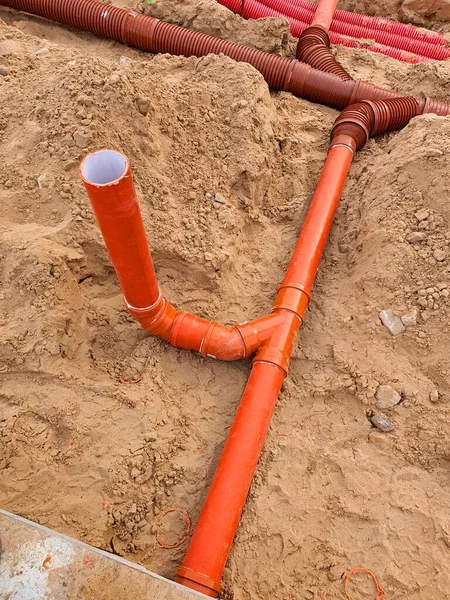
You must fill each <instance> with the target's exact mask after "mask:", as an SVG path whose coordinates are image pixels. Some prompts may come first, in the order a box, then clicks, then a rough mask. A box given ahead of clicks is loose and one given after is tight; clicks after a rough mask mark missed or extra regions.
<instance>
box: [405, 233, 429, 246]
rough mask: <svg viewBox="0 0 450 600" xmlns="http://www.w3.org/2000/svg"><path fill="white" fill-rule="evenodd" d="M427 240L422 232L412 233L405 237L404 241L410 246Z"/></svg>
mask: <svg viewBox="0 0 450 600" xmlns="http://www.w3.org/2000/svg"><path fill="white" fill-rule="evenodd" d="M426 239H427V236H426V234H425V233H423V231H413V232H412V233H409V234H408V235H407V236H406V241H408V242H409V243H410V244H417V243H418V242H423V241H425V240H426Z"/></svg>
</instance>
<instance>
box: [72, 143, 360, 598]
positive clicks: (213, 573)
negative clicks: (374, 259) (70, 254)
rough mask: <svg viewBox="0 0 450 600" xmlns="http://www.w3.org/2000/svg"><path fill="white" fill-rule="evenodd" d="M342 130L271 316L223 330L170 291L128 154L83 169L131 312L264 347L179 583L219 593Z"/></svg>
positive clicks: (166, 326) (96, 159)
mask: <svg viewBox="0 0 450 600" xmlns="http://www.w3.org/2000/svg"><path fill="white" fill-rule="evenodd" d="M347 142H348V136H346V135H338V136H336V138H335V141H334V142H333V144H334V145H333V146H332V147H331V149H330V151H329V153H328V157H327V160H326V162H325V166H324V169H323V172H322V175H321V177H320V180H319V183H318V186H317V189H316V192H315V194H314V196H313V199H312V202H311V206H310V208H309V211H308V214H307V216H306V219H305V223H304V226H303V228H302V231H301V234H300V237H299V240H298V242H297V245H296V247H295V249H294V253H293V256H292V259H291V261H290V264H289V267H288V271H287V274H286V277H285V279H284V281H283V283H282V285H281V287H280V289H279V292H278V294H277V298H276V301H275V304H274V307H273V310H272V313H271V314H270V315H266V316H265V317H262V318H260V319H256V320H253V321H250V322H248V323H245V324H242V325H234V326H233V327H224V326H223V325H219V324H218V323H215V322H214V321H212V322H208V321H206V320H204V319H200V318H199V317H196V316H194V315H191V314H189V313H185V312H178V311H177V310H176V309H175V308H174V307H173V306H172V305H171V304H170V302H168V301H167V300H166V299H165V298H164V297H163V296H162V294H161V292H160V289H159V286H158V282H157V280H156V275H155V271H154V267H153V263H152V260H151V256H150V251H149V248H148V244H147V239H146V236H145V231H144V226H143V223H142V217H141V214H140V211H139V205H138V202H137V198H136V192H135V190H134V185H133V180H132V177H131V172H130V166H129V163H128V160H127V159H126V158H125V157H124V156H123V155H122V154H120V153H119V152H113V151H111V150H103V151H100V152H95V153H93V154H90V155H89V156H87V157H86V159H85V160H84V161H83V162H82V164H81V167H80V172H81V175H82V178H83V181H84V184H85V186H86V190H87V192H88V195H89V198H90V200H91V203H92V205H93V208H94V211H95V214H96V216H97V219H98V222H99V225H100V229H101V231H102V234H103V237H104V239H105V243H106V246H107V248H108V251H109V253H110V255H111V259H112V261H113V264H114V268H115V270H116V273H117V276H118V279H119V282H120V285H121V287H122V290H123V292H124V295H125V298H126V303H127V306H128V308H129V309H130V312H131V313H132V314H133V315H134V316H135V317H136V318H137V320H138V321H139V322H140V323H141V324H142V326H143V327H144V328H145V329H147V330H148V331H151V332H152V333H154V334H155V335H158V336H159V337H161V338H162V339H165V340H167V341H169V342H170V343H171V344H172V345H174V346H178V347H182V348H188V349H192V350H196V351H198V352H200V353H201V354H202V355H203V356H212V357H214V358H220V359H223V360H235V359H239V358H245V357H248V356H251V355H252V354H254V353H255V352H256V356H255V358H254V360H253V368H252V372H251V374H250V377H249V380H248V383H247V386H246V388H245V391H244V394H243V396H242V400H241V404H240V406H239V409H238V411H237V414H236V418H235V421H234V424H233V426H232V428H231V431H230V434H229V437H228V440H227V442H226V445H225V449H224V451H223V454H222V457H221V459H220V461H219V465H218V467H217V470H216V474H215V476H214V479H213V482H212V484H211V488H210V490H209V492H208V495H207V498H206V501H205V504H204V506H203V508H202V511H201V513H200V517H199V520H198V523H197V526H196V528H195V531H194V534H193V536H192V540H191V543H190V545H189V548H188V551H187V553H186V556H185V559H184V561H183V564H182V566H181V567H180V568H179V569H178V570H177V581H178V582H179V583H182V584H184V585H185V586H187V587H189V588H191V589H194V590H197V591H200V592H202V593H204V594H206V595H208V596H210V597H217V595H218V593H219V591H220V588H221V577H222V573H223V569H224V567H225V563H226V560H227V557H228V553H229V551H230V548H231V545H232V542H233V538H234V535H235V532H236V529H237V527H238V524H239V518H240V515H241V513H242V510H243V507H244V504H245V500H246V497H247V494H248V490H249V488H250V485H251V482H252V479H253V475H254V471H255V468H256V465H257V462H258V458H259V455H260V452H261V449H262V446H263V443H264V439H265V436H266V433H267V430H268V427H269V423H270V419H271V417H272V413H273V410H274V408H275V404H276V401H277V398H278V394H279V391H280V389H281V385H282V382H283V379H284V377H285V376H286V375H287V371H288V365H289V359H290V356H291V353H292V347H293V344H294V340H295V337H296V335H297V332H298V329H299V327H300V326H301V324H302V322H303V318H304V314H305V311H306V308H307V306H308V302H309V294H310V291H311V287H312V285H313V281H314V278H315V275H316V272H317V268H318V266H319V262H320V259H321V256H322V253H323V250H324V248H325V244H326V240H327V237H328V234H329V231H330V228H331V224H332V221H333V217H334V213H335V211H336V208H337V205H338V202H339V198H340V195H341V192H342V188H343V186H344V183H345V178H346V175H347V173H348V170H349V168H350V164H351V161H352V157H353V150H354V148H355V147H356V146H355V144H353V145H352V144H351V142H348V143H349V144H350V145H347Z"/></svg>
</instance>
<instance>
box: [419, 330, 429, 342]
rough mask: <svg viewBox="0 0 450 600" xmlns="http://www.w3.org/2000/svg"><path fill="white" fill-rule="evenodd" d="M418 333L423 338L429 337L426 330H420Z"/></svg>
mask: <svg viewBox="0 0 450 600" xmlns="http://www.w3.org/2000/svg"><path fill="white" fill-rule="evenodd" d="M417 335H418V336H419V337H420V339H421V340H424V339H425V338H426V337H427V334H426V333H425V331H419V333H418V334H417Z"/></svg>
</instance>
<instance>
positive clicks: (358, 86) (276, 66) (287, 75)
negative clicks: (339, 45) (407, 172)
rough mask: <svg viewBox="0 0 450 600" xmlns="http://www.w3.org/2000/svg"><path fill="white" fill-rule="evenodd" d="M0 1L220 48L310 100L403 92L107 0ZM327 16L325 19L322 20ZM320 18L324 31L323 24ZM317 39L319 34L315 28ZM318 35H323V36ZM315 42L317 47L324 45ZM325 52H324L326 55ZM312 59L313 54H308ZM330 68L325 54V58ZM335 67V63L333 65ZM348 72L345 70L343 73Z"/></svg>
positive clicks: (144, 42) (114, 33) (122, 34)
mask: <svg viewBox="0 0 450 600" xmlns="http://www.w3.org/2000/svg"><path fill="white" fill-rule="evenodd" d="M0 6H9V7H10V8H15V9H17V10H23V11H25V12H28V13H31V14H34V15H38V16H41V17H44V18H46V19H51V20H53V21H58V22H60V23H64V24H66V25H68V26H70V27H76V28H78V29H81V30H84V31H90V32H92V33H95V34H96V35H99V36H103V37H106V38H109V39H113V40H116V41H118V42H120V43H122V44H126V45H128V46H131V47H134V48H139V49H141V50H144V51H146V52H152V53H158V52H161V53H168V54H174V55H182V56H197V57H201V56H206V55H208V54H224V55H225V56H229V57H230V58H232V59H233V60H235V61H237V62H245V63H248V64H250V65H252V66H253V67H254V68H255V69H256V70H258V71H259V72H260V73H261V75H262V76H263V77H264V79H265V80H266V82H267V84H268V85H269V87H270V88H272V89H273V90H280V91H285V92H290V93H292V94H294V95H295V96H298V97H300V98H304V99H305V100H309V101H311V102H317V103H319V104H325V105H326V106H330V107H332V108H337V109H340V110H342V109H343V108H345V107H346V106H349V105H350V104H354V103H356V102H358V101H360V100H387V99H388V98H397V97H402V94H399V93H396V92H392V91H389V90H385V89H383V88H380V87H377V86H376V85H373V84H372V83H369V82H366V81H358V80H352V79H347V78H346V79H344V78H343V77H344V73H345V70H344V69H343V68H342V67H341V68H342V72H341V74H340V75H339V76H337V75H335V74H334V73H331V72H325V71H321V70H319V69H317V68H314V67H312V66H310V65H308V64H306V63H304V62H300V61H298V60H289V59H287V58H284V57H282V56H275V55H273V54H269V53H267V52H263V51H262V50H255V49H254V48H249V47H247V46H243V45H241V44H236V43H233V42H228V41H226V40H222V39H219V38H216V37H213V36H210V35H206V34H204V33H200V32H198V31H191V30H189V29H185V28H183V27H179V26H178V25H172V24H171V23H166V22H164V21H159V20H158V19H154V18H153V17H149V16H146V15H142V14H139V13H136V12H135V11H132V10H126V9H124V8H120V7H117V6H110V5H108V6H107V7H106V8H105V5H104V4H103V2H97V1H96V0H45V2H43V1H41V0H0ZM326 22H327V20H326V19H325V20H324V21H323V23H325V24H326ZM323 23H322V24H320V23H319V25H321V27H322V28H323V30H324V31H325V32H326V27H325V26H324V24H323ZM315 31H316V34H315V38H316V41H318V40H319V38H320V39H322V40H323V35H322V34H319V33H318V29H315ZM321 35H322V38H321ZM316 41H314V44H315V45H316V46H317V47H321V46H323V48H325V50H326V40H325V41H324V43H325V45H323V44H322V43H320V44H319V43H317V44H316ZM324 56H325V55H324ZM310 59H311V60H313V58H312V57H310ZM323 60H325V58H324V57H322V59H321V64H323V65H324V67H326V65H327V64H328V67H327V68H330V69H331V66H330V65H331V63H330V62H329V59H326V64H324V63H323V62H322V61H323ZM333 68H334V67H333ZM347 75H348V74H347ZM427 103H428V104H427V109H426V110H425V109H424V112H433V113H435V114H437V115H448V114H450V105H449V104H448V103H445V102H439V101H437V100H432V99H429V100H428V101H427Z"/></svg>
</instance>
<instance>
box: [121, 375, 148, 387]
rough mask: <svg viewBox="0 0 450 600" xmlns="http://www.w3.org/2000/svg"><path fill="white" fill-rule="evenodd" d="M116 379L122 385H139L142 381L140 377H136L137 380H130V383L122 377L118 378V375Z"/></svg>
mask: <svg viewBox="0 0 450 600" xmlns="http://www.w3.org/2000/svg"><path fill="white" fill-rule="evenodd" d="M118 379H119V383H122V384H123V385H133V384H135V383H139V382H140V381H142V377H138V378H137V379H131V381H127V380H126V379H124V378H123V377H120V375H119V377H118Z"/></svg>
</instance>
